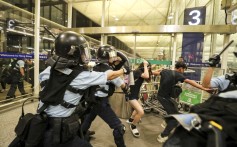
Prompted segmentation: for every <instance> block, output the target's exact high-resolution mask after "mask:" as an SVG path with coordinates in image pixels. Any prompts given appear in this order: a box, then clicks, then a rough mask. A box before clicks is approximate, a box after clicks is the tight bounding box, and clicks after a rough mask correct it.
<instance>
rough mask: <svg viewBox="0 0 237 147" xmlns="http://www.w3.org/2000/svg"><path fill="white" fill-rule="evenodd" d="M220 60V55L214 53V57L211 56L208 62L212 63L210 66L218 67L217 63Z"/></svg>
mask: <svg viewBox="0 0 237 147" xmlns="http://www.w3.org/2000/svg"><path fill="white" fill-rule="evenodd" d="M220 60H221V58H220V55H218V54H214V55H213V56H212V57H210V58H209V60H208V61H209V62H208V64H209V65H210V67H216V65H217V64H219V63H220Z"/></svg>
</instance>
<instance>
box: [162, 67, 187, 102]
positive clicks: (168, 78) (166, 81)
mask: <svg viewBox="0 0 237 147" xmlns="http://www.w3.org/2000/svg"><path fill="white" fill-rule="evenodd" d="M160 75H161V78H160V87H159V90H158V96H161V97H164V98H170V97H171V92H172V88H173V86H174V85H175V84H177V83H178V82H181V83H183V82H184V80H185V79H186V78H185V77H184V76H183V74H182V73H179V72H177V71H174V70H168V69H164V70H162V71H161V73H160Z"/></svg>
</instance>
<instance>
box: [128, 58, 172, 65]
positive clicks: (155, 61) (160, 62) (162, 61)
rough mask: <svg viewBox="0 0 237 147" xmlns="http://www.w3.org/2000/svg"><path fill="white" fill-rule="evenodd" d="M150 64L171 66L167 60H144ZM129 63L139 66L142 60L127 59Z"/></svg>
mask: <svg viewBox="0 0 237 147" xmlns="http://www.w3.org/2000/svg"><path fill="white" fill-rule="evenodd" d="M146 61H148V62H150V63H151V64H158V65H171V64H172V61H169V60H146ZM129 62H130V63H135V64H140V63H142V62H143V59H142V58H140V59H129Z"/></svg>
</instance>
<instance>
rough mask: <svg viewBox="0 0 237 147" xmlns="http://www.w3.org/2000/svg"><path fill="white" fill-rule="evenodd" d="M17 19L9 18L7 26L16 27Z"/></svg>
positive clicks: (9, 27)
mask: <svg viewBox="0 0 237 147" xmlns="http://www.w3.org/2000/svg"><path fill="white" fill-rule="evenodd" d="M15 26H16V21H15V20H13V19H7V28H8V29H15Z"/></svg>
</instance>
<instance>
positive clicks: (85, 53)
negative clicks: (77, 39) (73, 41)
mask: <svg viewBox="0 0 237 147" xmlns="http://www.w3.org/2000/svg"><path fill="white" fill-rule="evenodd" d="M81 48H82V49H81V50H80V51H81V62H82V64H86V63H88V62H90V57H91V55H90V48H89V45H88V43H84V44H82V45H81Z"/></svg>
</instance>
